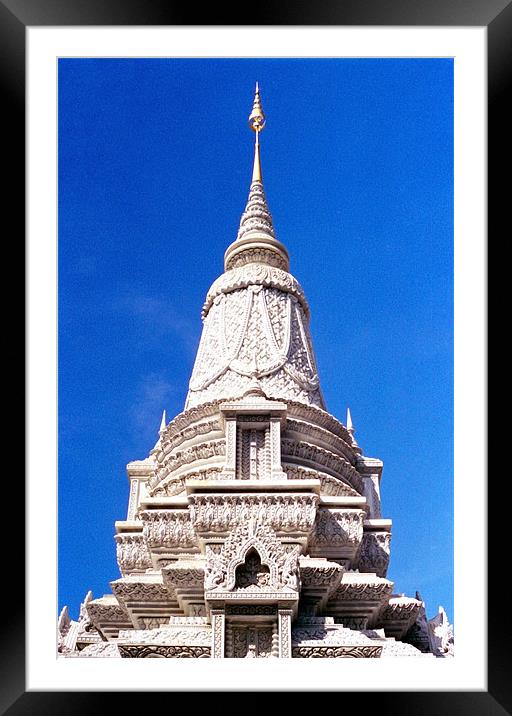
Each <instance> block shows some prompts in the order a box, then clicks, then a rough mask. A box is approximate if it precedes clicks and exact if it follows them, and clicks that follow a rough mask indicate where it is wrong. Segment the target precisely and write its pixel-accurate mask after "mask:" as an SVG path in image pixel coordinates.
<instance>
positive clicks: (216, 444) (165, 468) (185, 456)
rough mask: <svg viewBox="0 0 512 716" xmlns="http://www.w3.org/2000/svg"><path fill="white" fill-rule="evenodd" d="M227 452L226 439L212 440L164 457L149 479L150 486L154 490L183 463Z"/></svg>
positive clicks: (222, 454)
mask: <svg viewBox="0 0 512 716" xmlns="http://www.w3.org/2000/svg"><path fill="white" fill-rule="evenodd" d="M225 454H226V444H225V441H224V439H222V440H211V441H210V442H204V443H200V444H199V445H192V446H191V447H189V448H186V449H185V450H183V451H182V452H177V453H175V454H174V455H170V456H169V457H167V458H164V459H163V462H162V464H161V465H160V466H159V467H158V470H157V472H156V473H155V475H154V477H152V478H151V479H150V480H149V482H148V487H149V489H150V490H153V489H154V488H155V487H156V486H157V485H158V483H159V482H160V481H161V480H163V479H164V477H167V475H168V474H169V473H171V472H173V471H174V470H177V469H178V468H179V467H181V466H182V465H188V464H190V463H193V462H197V461H199V460H209V459H211V458H215V457H222V456H224V455H225Z"/></svg>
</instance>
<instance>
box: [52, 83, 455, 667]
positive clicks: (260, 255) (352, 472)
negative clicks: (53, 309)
mask: <svg viewBox="0 0 512 716" xmlns="http://www.w3.org/2000/svg"><path fill="white" fill-rule="evenodd" d="M249 125H250V127H251V129H252V130H253V131H254V133H255V148H254V168H253V174H252V180H251V184H250V188H249V197H248V200H247V205H246V207H245V209H244V211H243V214H242V218H241V221H240V228H239V231H238V235H237V236H236V239H235V240H234V241H233V242H232V243H231V244H230V245H229V246H228V248H227V250H226V252H225V255H224V273H223V274H222V275H221V276H220V277H219V278H218V279H217V280H216V281H215V282H214V283H213V285H212V286H211V288H210V289H209V291H208V293H207V295H206V300H205V303H204V307H203V311H202V319H203V332H202V337H201V342H200V345H199V349H198V352H197V357H196V361H195V364H194V368H193V371H192V377H191V379H190V385H189V390H188V395H187V398H186V403H185V408H184V411H183V412H182V413H180V414H179V415H177V416H176V417H175V418H174V419H173V420H171V421H170V422H167V420H166V417H165V413H164V415H163V417H162V422H161V426H160V431H159V436H158V440H157V442H156V444H155V446H154V448H153V449H152V450H151V451H150V453H149V455H148V457H146V459H144V460H140V461H135V462H131V463H129V464H128V467H127V469H128V478H129V482H130V491H129V504H128V514H127V517H126V520H122V521H119V522H116V523H115V530H116V535H115V541H116V545H117V561H118V565H119V570H120V573H121V576H120V577H119V578H117V579H114V581H112V582H111V589H112V593H111V594H107V595H105V596H103V597H100V598H99V599H93V596H92V594H91V593H90V592H89V593H88V594H87V596H86V598H85V600H84V602H83V604H82V607H81V610H80V616H79V619H78V620H77V621H73V620H71V619H70V617H69V614H68V610H67V608H64V609H63V611H62V613H61V615H60V618H59V623H58V650H59V654H60V655H61V656H67V657H70V656H79V657H86V656H105V657H128V658H134V657H135V658H140V657H177V658H182V657H201V658H203V657H212V658H226V657H227V658H246V657H257V658H263V657H265V658H266V657H268V658H290V657H294V658H305V657H371V658H385V657H394V656H415V657H430V658H432V655H436V656H446V655H449V654H451V653H452V642H453V635H452V633H451V627H450V625H449V624H448V623H447V620H446V615H445V614H444V612H442V613H441V612H440V614H439V615H438V617H436V618H434V620H431V622H428V621H427V619H426V616H425V608H424V603H423V601H422V599H421V597H420V596H419V594H418V593H416V596H415V597H407V596H405V595H403V594H396V593H395V592H394V585H393V582H392V581H390V580H389V579H388V578H387V569H388V563H389V555H390V540H391V520H389V519H384V518H383V517H382V515H381V511H380V481H381V473H382V462H381V461H380V460H378V459H376V458H371V457H367V456H365V455H364V454H363V451H362V450H361V448H360V447H359V445H358V444H357V442H356V439H355V437H354V433H355V430H354V426H353V424H352V418H351V415H350V411H348V413H347V419H346V425H344V424H343V423H342V422H340V421H339V420H338V419H337V418H335V417H334V416H332V415H330V414H329V413H328V412H327V411H326V406H325V404H324V399H323V397H322V393H321V389H320V382H319V377H318V371H317V365H316V361H315V356H314V351H313V345H312V341H311V336H310V332H309V308H308V303H307V300H306V297H305V295H304V291H303V290H302V288H301V286H300V284H299V282H298V281H297V280H296V279H295V278H294V276H292V275H291V274H290V273H289V256H288V251H287V250H286V248H285V247H284V246H283V244H282V243H281V242H280V241H279V240H278V239H277V238H276V235H275V231H274V228H273V223H272V217H271V214H270V211H269V208H268V205H267V200H266V197H265V191H264V187H263V179H262V171H261V161H260V133H261V131H262V130H263V128H264V126H265V114H264V112H263V108H262V103H261V98H260V92H259V88H258V85H256V94H255V98H254V105H253V108H252V111H251V113H250V116H249ZM434 622H435V623H434Z"/></svg>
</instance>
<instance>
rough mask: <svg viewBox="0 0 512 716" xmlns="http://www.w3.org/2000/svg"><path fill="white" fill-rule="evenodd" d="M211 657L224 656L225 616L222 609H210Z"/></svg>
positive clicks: (221, 657)
mask: <svg viewBox="0 0 512 716" xmlns="http://www.w3.org/2000/svg"><path fill="white" fill-rule="evenodd" d="M211 617H212V659H223V658H224V643H225V626H226V616H225V612H224V609H212V610H211Z"/></svg>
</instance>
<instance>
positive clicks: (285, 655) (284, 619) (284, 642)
mask: <svg viewBox="0 0 512 716" xmlns="http://www.w3.org/2000/svg"><path fill="white" fill-rule="evenodd" d="M277 618H278V621H279V658H280V659H291V656H292V610H291V609H279V611H278V616H277Z"/></svg>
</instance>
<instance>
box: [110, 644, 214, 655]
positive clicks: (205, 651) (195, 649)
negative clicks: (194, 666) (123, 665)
mask: <svg viewBox="0 0 512 716" xmlns="http://www.w3.org/2000/svg"><path fill="white" fill-rule="evenodd" d="M118 648H119V653H120V654H121V656H122V657H124V658H125V659H126V658H128V659H148V658H150V659H209V658H210V655H211V648H210V647H209V646H172V645H171V646H156V645H151V644H118Z"/></svg>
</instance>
